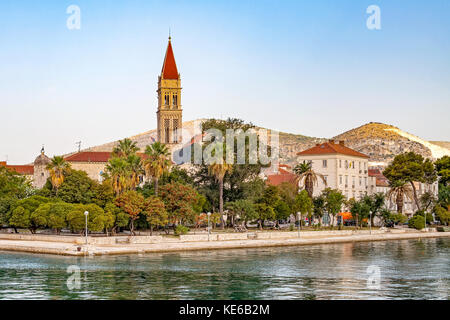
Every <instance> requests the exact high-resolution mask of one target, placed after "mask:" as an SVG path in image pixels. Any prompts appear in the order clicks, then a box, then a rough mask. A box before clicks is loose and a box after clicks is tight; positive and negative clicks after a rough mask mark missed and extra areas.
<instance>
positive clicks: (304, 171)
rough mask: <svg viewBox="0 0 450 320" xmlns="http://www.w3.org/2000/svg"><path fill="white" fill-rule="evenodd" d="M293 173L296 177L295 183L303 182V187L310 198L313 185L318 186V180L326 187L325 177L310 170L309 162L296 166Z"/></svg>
mask: <svg viewBox="0 0 450 320" xmlns="http://www.w3.org/2000/svg"><path fill="white" fill-rule="evenodd" d="M294 173H295V174H296V175H297V176H298V177H297V183H299V182H301V181H304V183H303V186H304V188H305V190H306V192H308V195H309V197H310V198H312V196H313V193H314V185H315V184H318V182H319V178H320V179H321V180H322V181H323V183H324V184H325V186H326V185H327V181H326V180H325V177H324V176H323V175H322V174H320V173H317V172H315V171H314V170H313V169H312V164H311V163H310V162H306V161H303V163H300V164H298V165H296V166H295V168H294Z"/></svg>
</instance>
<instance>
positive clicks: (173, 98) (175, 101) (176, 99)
mask: <svg viewBox="0 0 450 320" xmlns="http://www.w3.org/2000/svg"><path fill="white" fill-rule="evenodd" d="M172 105H173V106H174V108H176V107H177V106H178V95H177V94H176V93H175V94H174V95H173V96H172Z"/></svg>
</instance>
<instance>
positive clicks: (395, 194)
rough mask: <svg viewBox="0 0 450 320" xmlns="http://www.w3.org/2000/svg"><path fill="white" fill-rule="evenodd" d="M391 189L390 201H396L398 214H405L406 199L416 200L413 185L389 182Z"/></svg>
mask: <svg viewBox="0 0 450 320" xmlns="http://www.w3.org/2000/svg"><path fill="white" fill-rule="evenodd" d="M389 187H390V190H389V192H388V197H389V199H390V200H392V199H395V203H396V204H397V212H398V213H403V204H404V199H405V197H406V198H408V199H410V200H413V199H414V194H413V189H412V187H411V185H410V184H409V183H407V182H404V181H395V182H389Z"/></svg>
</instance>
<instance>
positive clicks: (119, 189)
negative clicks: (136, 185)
mask: <svg viewBox="0 0 450 320" xmlns="http://www.w3.org/2000/svg"><path fill="white" fill-rule="evenodd" d="M103 177H104V178H105V182H104V183H109V184H110V185H111V187H112V188H113V190H114V192H115V194H116V196H117V197H118V196H120V195H121V194H122V193H124V192H126V191H129V190H131V182H130V179H131V177H132V173H131V167H130V164H129V163H128V161H127V160H126V159H124V158H118V157H113V158H111V159H109V161H108V163H107V164H106V167H105V172H104V173H103Z"/></svg>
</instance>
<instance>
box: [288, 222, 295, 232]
mask: <svg viewBox="0 0 450 320" xmlns="http://www.w3.org/2000/svg"><path fill="white" fill-rule="evenodd" d="M289 231H294V225H293V224H292V223H291V224H290V225H289Z"/></svg>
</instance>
